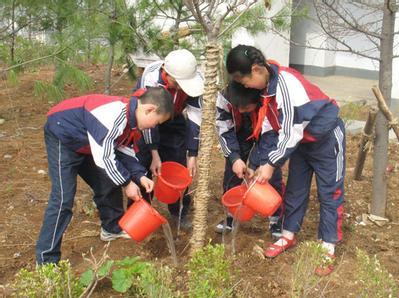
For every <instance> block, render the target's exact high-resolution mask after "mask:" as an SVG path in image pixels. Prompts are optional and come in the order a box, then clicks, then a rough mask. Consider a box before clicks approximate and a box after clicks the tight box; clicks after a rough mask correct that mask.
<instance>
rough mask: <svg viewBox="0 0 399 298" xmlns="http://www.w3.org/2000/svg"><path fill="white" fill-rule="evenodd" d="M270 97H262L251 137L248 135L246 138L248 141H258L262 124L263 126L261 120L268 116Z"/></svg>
mask: <svg viewBox="0 0 399 298" xmlns="http://www.w3.org/2000/svg"><path fill="white" fill-rule="evenodd" d="M271 99H272V97H265V96H262V99H261V100H262V106H261V107H260V108H259V111H258V115H257V116H258V117H257V119H256V125H255V126H253V130H252V135H250V136H249V137H248V139H252V138H254V139H256V140H258V139H259V136H260V133H261V131H262V124H263V120H264V119H265V117H267V114H268V110H269V103H270V101H271Z"/></svg>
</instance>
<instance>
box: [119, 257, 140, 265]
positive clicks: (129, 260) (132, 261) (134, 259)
mask: <svg viewBox="0 0 399 298" xmlns="http://www.w3.org/2000/svg"><path fill="white" fill-rule="evenodd" d="M139 259H140V258H139V257H126V258H124V259H123V260H121V261H117V262H116V265H118V266H123V267H129V266H132V265H134V264H135V263H137V262H138V260H139Z"/></svg>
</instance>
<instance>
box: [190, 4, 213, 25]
mask: <svg viewBox="0 0 399 298" xmlns="http://www.w3.org/2000/svg"><path fill="white" fill-rule="evenodd" d="M193 4H194V9H195V11H196V13H197V16H198V21H199V22H200V23H201V24H202V26H204V28H205V29H206V31H210V28H209V24H208V23H207V22H205V20H204V18H203V16H202V11H201V9H200V7H199V5H198V1H195V0H194V1H193Z"/></svg>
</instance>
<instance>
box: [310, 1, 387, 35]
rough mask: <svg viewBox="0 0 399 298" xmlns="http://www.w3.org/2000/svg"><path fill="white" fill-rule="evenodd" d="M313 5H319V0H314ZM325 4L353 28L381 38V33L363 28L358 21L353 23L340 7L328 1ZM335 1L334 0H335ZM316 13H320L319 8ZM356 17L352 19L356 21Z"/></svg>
mask: <svg viewBox="0 0 399 298" xmlns="http://www.w3.org/2000/svg"><path fill="white" fill-rule="evenodd" d="M313 3H314V4H313V5H314V6H315V7H317V0H313ZM323 3H324V5H326V6H327V7H328V8H330V9H331V10H332V11H333V12H334V13H335V14H336V15H337V16H338V17H339V18H340V19H341V20H342V21H344V23H346V24H347V25H348V26H349V27H350V28H351V29H352V30H355V31H358V32H361V33H363V34H367V35H371V36H373V37H375V38H378V39H381V35H380V34H377V33H375V32H371V31H368V30H367V29H366V28H363V27H362V26H360V25H359V24H358V23H355V24H353V23H351V22H350V21H349V20H348V19H347V18H346V17H345V16H344V15H343V14H341V13H340V12H339V11H338V9H336V8H335V7H334V6H333V5H332V4H329V3H328V1H323ZM333 3H334V2H333ZM316 13H317V14H319V12H318V10H317V9H316ZM355 20H356V18H354V17H352V21H355Z"/></svg>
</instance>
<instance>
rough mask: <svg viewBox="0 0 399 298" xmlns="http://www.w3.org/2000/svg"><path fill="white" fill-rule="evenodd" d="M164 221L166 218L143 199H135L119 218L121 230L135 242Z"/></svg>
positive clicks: (142, 238) (141, 239)
mask: <svg viewBox="0 0 399 298" xmlns="http://www.w3.org/2000/svg"><path fill="white" fill-rule="evenodd" d="M165 223H167V221H166V219H165V218H164V217H163V216H162V215H160V214H159V213H158V211H156V210H155V209H154V208H153V207H152V206H151V205H150V204H148V203H147V202H146V201H145V200H143V199H140V200H138V201H135V202H134V203H133V205H131V206H130V207H129V209H128V210H127V211H126V212H125V214H124V215H123V216H122V218H121V219H120V220H119V226H120V227H121V228H122V230H124V231H125V232H126V233H128V234H129V236H130V237H132V239H134V240H136V241H137V242H140V241H143V240H144V239H145V238H146V237H147V236H148V235H150V234H151V233H152V232H154V231H155V230H156V229H158V228H159V227H160V226H161V225H163V224H165Z"/></svg>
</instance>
